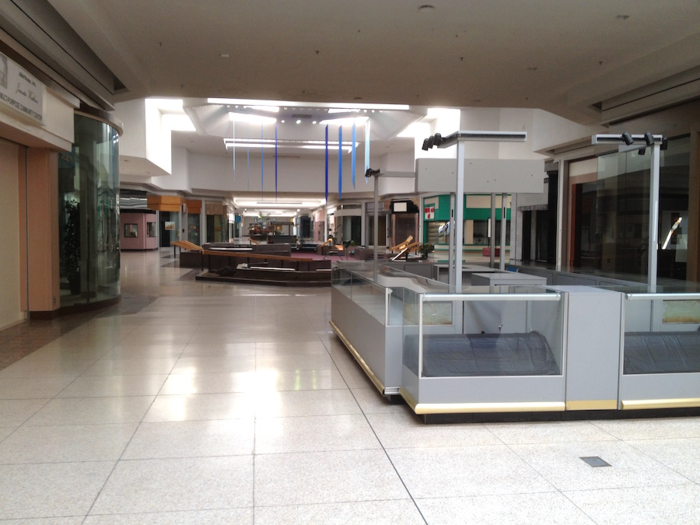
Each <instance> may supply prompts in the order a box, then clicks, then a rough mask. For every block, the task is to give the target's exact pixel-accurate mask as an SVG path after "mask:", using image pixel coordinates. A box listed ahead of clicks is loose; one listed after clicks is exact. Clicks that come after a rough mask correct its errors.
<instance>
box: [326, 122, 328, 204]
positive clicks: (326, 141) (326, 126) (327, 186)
mask: <svg viewBox="0 0 700 525" xmlns="http://www.w3.org/2000/svg"><path fill="white" fill-rule="evenodd" d="M326 203H328V125H326Z"/></svg>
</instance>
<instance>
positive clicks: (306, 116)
mask: <svg viewBox="0 0 700 525" xmlns="http://www.w3.org/2000/svg"><path fill="white" fill-rule="evenodd" d="M292 118H312V116H311V115H300V114H298V113H294V114H293V115H292Z"/></svg>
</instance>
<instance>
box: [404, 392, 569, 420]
mask: <svg viewBox="0 0 700 525" xmlns="http://www.w3.org/2000/svg"><path fill="white" fill-rule="evenodd" d="M399 394H401V397H403V398H404V400H405V401H406V403H408V405H409V406H410V407H411V408H412V409H413V411H414V412H415V413H416V414H419V415H424V414H476V413H484V412H563V411H564V409H565V408H566V406H565V404H564V402H561V401H551V402H550V401H541V402H525V403H418V402H417V401H416V400H415V399H414V398H413V396H412V395H411V394H409V393H408V392H407V391H406V389H405V388H403V387H401V388H399Z"/></svg>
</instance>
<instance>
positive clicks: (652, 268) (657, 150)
mask: <svg viewBox="0 0 700 525" xmlns="http://www.w3.org/2000/svg"><path fill="white" fill-rule="evenodd" d="M660 158H661V145H660V144H659V143H658V142H654V144H653V146H652V147H651V174H650V175H651V177H650V179H651V180H650V184H649V248H648V251H649V255H648V258H649V262H648V265H647V267H648V283H649V292H650V293H655V292H656V273H657V256H658V249H659V166H660Z"/></svg>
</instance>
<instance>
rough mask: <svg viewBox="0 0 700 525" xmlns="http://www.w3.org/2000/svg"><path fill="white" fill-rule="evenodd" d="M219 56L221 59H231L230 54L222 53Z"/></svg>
mask: <svg viewBox="0 0 700 525" xmlns="http://www.w3.org/2000/svg"><path fill="white" fill-rule="evenodd" d="M219 56H220V57H221V58H231V55H230V54H228V53H221V54H220V55H219Z"/></svg>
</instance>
